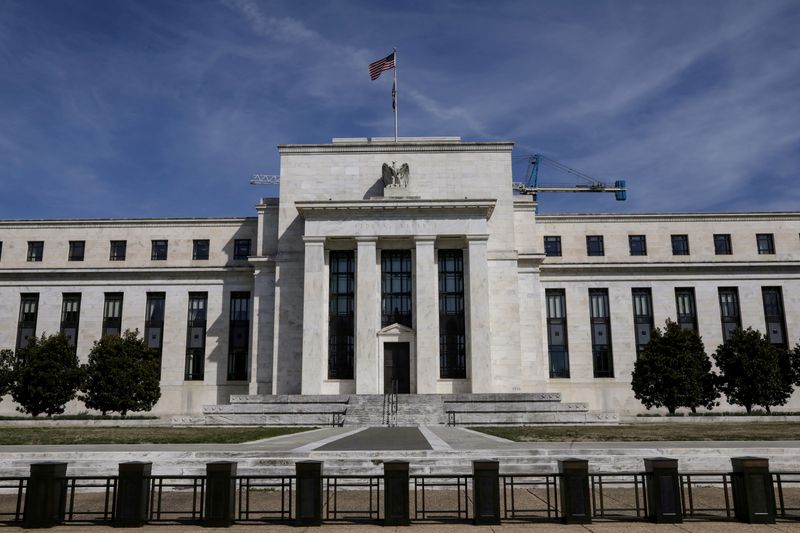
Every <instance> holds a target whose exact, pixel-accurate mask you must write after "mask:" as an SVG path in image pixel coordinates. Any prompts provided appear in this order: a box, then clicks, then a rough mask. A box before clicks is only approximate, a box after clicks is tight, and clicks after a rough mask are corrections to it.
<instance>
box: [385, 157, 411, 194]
mask: <svg viewBox="0 0 800 533" xmlns="http://www.w3.org/2000/svg"><path fill="white" fill-rule="evenodd" d="M381 173H382V176H383V186H384V187H398V188H406V187H408V175H409V168H408V163H403V164H402V165H400V168H396V167H395V162H394V161H392V166H389V164H388V163H384V164H383V168H382V170H381Z"/></svg>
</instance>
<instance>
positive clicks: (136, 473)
mask: <svg viewBox="0 0 800 533" xmlns="http://www.w3.org/2000/svg"><path fill="white" fill-rule="evenodd" d="M152 467H153V463H143V462H140V461H131V462H128V463H120V464H119V475H118V476H117V491H116V492H117V494H116V498H115V500H114V526H116V527H142V526H143V525H144V524H145V522H147V519H148V516H147V511H148V507H149V504H150V472H151V469H152Z"/></svg>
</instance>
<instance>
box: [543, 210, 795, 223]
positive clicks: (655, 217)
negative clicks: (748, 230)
mask: <svg viewBox="0 0 800 533" xmlns="http://www.w3.org/2000/svg"><path fill="white" fill-rule="evenodd" d="M760 220H763V221H781V220H789V221H799V222H800V212H795V211H784V212H772V213H770V212H752V213H573V214H570V213H566V214H552V215H541V214H540V215H536V221H537V222H538V223H547V222H566V223H569V222H581V223H585V222H619V223H628V222H702V221H705V222H742V221H760Z"/></svg>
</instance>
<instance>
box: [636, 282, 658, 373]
mask: <svg viewBox="0 0 800 533" xmlns="http://www.w3.org/2000/svg"><path fill="white" fill-rule="evenodd" d="M631 295H632V299H633V329H634V332H633V334H634V336H635V338H636V356H637V357H638V356H639V355H641V353H642V350H643V349H644V347H645V346H647V345H648V344H649V343H650V336H651V334H652V332H653V327H654V326H655V324H654V322H653V294H652V291H651V290H650V289H649V288H644V289H631Z"/></svg>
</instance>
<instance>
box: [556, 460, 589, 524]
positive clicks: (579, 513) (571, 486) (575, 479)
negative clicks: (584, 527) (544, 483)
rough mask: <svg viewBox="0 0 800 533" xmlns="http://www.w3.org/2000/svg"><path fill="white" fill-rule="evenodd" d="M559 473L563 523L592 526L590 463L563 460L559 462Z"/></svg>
mask: <svg viewBox="0 0 800 533" xmlns="http://www.w3.org/2000/svg"><path fill="white" fill-rule="evenodd" d="M558 471H559V473H560V474H561V483H560V486H559V488H560V493H561V521H562V522H564V523H565V524H591V523H592V507H591V503H590V498H589V496H590V495H589V461H587V460H585V459H562V460H560V461H559V462H558Z"/></svg>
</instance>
